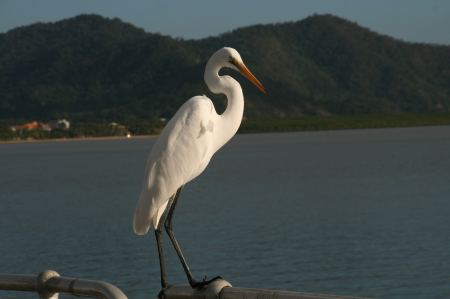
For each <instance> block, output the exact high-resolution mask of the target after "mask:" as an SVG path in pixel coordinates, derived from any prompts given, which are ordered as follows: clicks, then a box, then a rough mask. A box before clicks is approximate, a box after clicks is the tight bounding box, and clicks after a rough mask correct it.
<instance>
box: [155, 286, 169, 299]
mask: <svg viewBox="0 0 450 299" xmlns="http://www.w3.org/2000/svg"><path fill="white" fill-rule="evenodd" d="M171 286H172V285H171V284H166V285H165V286H163V287H162V288H161V291H159V293H158V298H159V299H164V292H165V291H166V290H167V289H168V288H170V287H171Z"/></svg>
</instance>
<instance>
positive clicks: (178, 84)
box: [0, 15, 450, 121]
mask: <svg viewBox="0 0 450 299" xmlns="http://www.w3.org/2000/svg"><path fill="white" fill-rule="evenodd" d="M223 46H230V47H234V48H236V49H237V50H238V51H239V52H240V53H241V56H242V57H243V59H244V61H245V62H246V64H247V65H248V66H249V67H250V69H252V71H253V72H254V74H255V75H256V76H257V77H258V78H259V79H260V80H261V82H263V84H264V85H265V87H266V89H267V91H268V95H263V94H261V93H259V92H258V91H257V90H256V88H254V87H253V86H251V85H250V84H249V83H248V82H246V80H245V79H243V78H242V77H240V78H239V75H237V74H234V76H235V77H237V78H238V80H239V81H240V82H241V84H242V85H243V88H244V95H245V98H246V110H245V114H246V116H247V117H250V118H252V117H298V116H302V115H340V114H346V115H348V114H383V113H398V112H415V113H422V112H434V111H450V47H449V46H442V45H430V44H417V43H408V42H404V41H401V40H397V39H394V38H391V37H388V36H384V35H380V34H378V33H375V32H372V31H370V30H368V29H366V28H363V27H361V26H359V25H358V24H356V23H353V22H350V21H348V20H344V19H341V18H338V17H335V16H332V15H314V16H310V17H308V18H306V19H304V20H302V21H298V22H290V23H281V24H272V25H256V26H250V27H245V28H240V29H237V30H234V31H232V32H228V33H225V34H222V35H220V36H215V37H209V38H205V39H200V40H182V39H174V38H171V37H169V36H164V35H160V34H153V33H147V32H145V31H144V30H142V29H139V28H136V27H135V26H133V25H131V24H128V23H124V22H122V21H121V20H119V19H108V18H104V17H101V16H97V15H80V16H77V17H74V18H70V19H66V20H62V21H59V22H55V23H37V24H33V25H30V26H24V27H19V28H16V29H13V30H11V31H9V32H7V33H3V34H0V119H3V120H5V119H7V120H19V119H20V120H31V119H42V120H48V119H53V118H59V117H66V118H69V119H75V120H84V121H99V120H100V121H111V120H120V121H133V120H143V119H156V118H159V117H170V116H171V115H172V114H173V113H174V112H175V111H176V109H177V108H178V107H179V106H180V105H181V103H183V102H184V101H186V100H187V99H188V98H190V97H191V96H194V95H198V94H207V95H209V96H210V97H211V98H213V99H214V101H215V103H216V104H217V106H218V110H219V111H220V110H221V109H223V107H224V103H225V101H224V100H223V96H217V95H211V93H210V92H209V91H208V90H207V88H206V86H205V84H204V82H203V71H204V66H205V63H206V61H207V59H208V58H209V56H210V55H211V54H212V53H213V52H214V51H216V50H217V49H218V48H220V47H223ZM225 73H226V71H225Z"/></svg>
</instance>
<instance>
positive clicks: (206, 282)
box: [191, 276, 223, 289]
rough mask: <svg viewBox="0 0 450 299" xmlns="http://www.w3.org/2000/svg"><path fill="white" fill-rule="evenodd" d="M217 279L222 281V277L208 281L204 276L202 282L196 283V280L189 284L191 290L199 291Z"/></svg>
mask: <svg viewBox="0 0 450 299" xmlns="http://www.w3.org/2000/svg"><path fill="white" fill-rule="evenodd" d="M218 279H223V278H222V276H216V277H214V278H213V279H208V280H207V279H206V276H205V277H204V278H203V280H202V281H196V280H194V281H192V282H191V287H192V288H193V289H201V288H203V287H204V286H206V285H208V284H210V283H211V282H213V281H215V280H218Z"/></svg>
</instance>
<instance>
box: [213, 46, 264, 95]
mask: <svg viewBox="0 0 450 299" xmlns="http://www.w3.org/2000/svg"><path fill="white" fill-rule="evenodd" d="M213 56H215V57H214V58H215V59H217V60H218V61H220V62H221V65H223V66H224V67H227V68H230V69H233V70H235V71H238V72H240V73H241V74H242V75H244V76H245V77H246V78H247V79H248V80H249V81H250V82H252V83H253V84H254V85H255V86H256V87H257V88H258V89H259V90H260V91H261V92H263V93H266V90H265V89H264V86H263V85H262V84H261V82H259V80H258V79H257V78H256V77H255V75H253V73H252V72H251V71H250V70H249V69H248V67H247V66H246V65H245V64H244V62H243V61H242V58H241V55H239V52H238V51H236V50H235V49H233V48H229V47H224V48H222V49H220V50H218V51H217V52H216V53H215V54H214V55H213Z"/></svg>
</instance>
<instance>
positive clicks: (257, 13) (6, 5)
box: [0, 0, 450, 45]
mask: <svg viewBox="0 0 450 299" xmlns="http://www.w3.org/2000/svg"><path fill="white" fill-rule="evenodd" d="M80 13H97V14H100V15H103V16H108V17H119V18H121V19H122V20H124V21H127V22H130V23H133V24H135V25H136V26H138V27H141V28H144V29H145V30H146V31H150V32H160V33H163V34H168V35H171V36H174V37H183V38H200V37H206V36H210V35H216V34H219V33H222V32H226V31H230V30H232V29H235V28H238V27H241V26H246V25H253V24H259V23H274V22H285V21H295V20H300V19H303V18H304V17H306V16H308V15H311V14H313V13H332V14H335V15H338V16H341V17H344V18H347V19H350V20H352V21H356V22H358V23H359V24H361V25H363V26H365V27H369V28H371V29H372V30H374V31H377V32H380V33H384V34H388V35H391V36H394V37H397V38H401V39H403V40H407V41H416V42H431V43H440V44H449V45H450V33H449V28H450V1H448V0H390V1H388V0H279V1H273V0H272V1H269V0H257V1H253V0H247V1H245V0H241V1H238V0H227V1H217V0H191V1H188V0H177V1H175V0H156V1H153V0H132V1H123V0H39V1H37V0H0V32H6V31H7V30H9V29H12V28H14V27H17V26H22V25H27V24H31V23H34V22H37V21H41V22H49V21H57V20H60V19H63V18H68V17H72V16H75V15H78V14H80Z"/></svg>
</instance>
